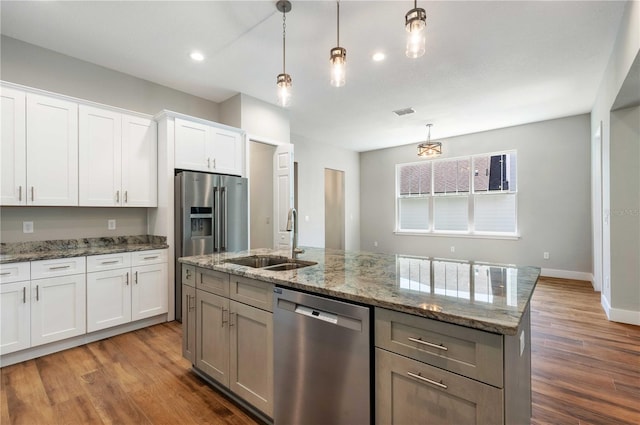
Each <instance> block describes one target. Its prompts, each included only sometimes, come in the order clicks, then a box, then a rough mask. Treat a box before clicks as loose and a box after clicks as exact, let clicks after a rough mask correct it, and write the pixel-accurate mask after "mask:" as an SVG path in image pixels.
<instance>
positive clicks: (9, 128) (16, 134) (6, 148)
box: [0, 87, 27, 205]
mask: <svg viewBox="0 0 640 425" xmlns="http://www.w3.org/2000/svg"><path fill="white" fill-rule="evenodd" d="M0 94H1V96H2V104H1V105H0V116H1V117H2V123H1V124H0V125H2V140H1V141H0V145H1V149H2V150H1V151H0V155H1V158H0V160H1V161H2V176H1V177H2V178H1V179H0V185H1V186H0V204H2V205H26V202H27V198H26V186H27V145H26V142H27V139H26V131H25V130H26V128H25V116H26V115H25V114H26V109H25V98H26V95H25V93H24V92H23V91H20V90H14V89H11V88H8V87H2V88H1V93H0Z"/></svg>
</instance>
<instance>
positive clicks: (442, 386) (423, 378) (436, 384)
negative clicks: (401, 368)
mask: <svg viewBox="0 0 640 425" xmlns="http://www.w3.org/2000/svg"><path fill="white" fill-rule="evenodd" d="M407 375H409V376H410V377H412V378H415V379H419V380H420V381H422V382H426V383H427V384H431V385H435V386H436V387H440V388H443V389H445V390H446V389H447V388H448V387H447V386H446V385H445V384H443V383H442V381H440V382H438V381H434V380H433V379H429V378H425V377H424V376H421V375H420V372H418V373H417V374H416V373H413V372H407Z"/></svg>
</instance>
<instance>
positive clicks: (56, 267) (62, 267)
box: [49, 264, 71, 270]
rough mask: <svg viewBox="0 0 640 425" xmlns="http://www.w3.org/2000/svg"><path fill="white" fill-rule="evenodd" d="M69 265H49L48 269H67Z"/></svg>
mask: <svg viewBox="0 0 640 425" xmlns="http://www.w3.org/2000/svg"><path fill="white" fill-rule="evenodd" d="M69 267H71V266H70V265H68V264H67V265H66V266H53V267H49V270H61V269H68V268H69Z"/></svg>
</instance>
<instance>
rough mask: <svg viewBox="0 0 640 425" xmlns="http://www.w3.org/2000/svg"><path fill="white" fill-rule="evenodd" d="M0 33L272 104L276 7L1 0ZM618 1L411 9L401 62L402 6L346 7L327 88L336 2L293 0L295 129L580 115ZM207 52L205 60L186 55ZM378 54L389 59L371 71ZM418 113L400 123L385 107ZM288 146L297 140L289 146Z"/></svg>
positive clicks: (603, 56) (431, 4) (406, 137)
mask: <svg viewBox="0 0 640 425" xmlns="http://www.w3.org/2000/svg"><path fill="white" fill-rule="evenodd" d="M0 5H1V6H0V7H1V32H2V34H4V35H7V36H9V37H12V38H16V39H19V40H22V41H25V42H27V43H31V44H35V45H38V46H41V47H44V48H47V49H51V50H54V51H57V52H60V53H63V54H66V55H69V56H73V57H76V58H79V59H82V60H85V61H88V62H92V63H95V64H98V65H102V66H104V67H107V68H111V69H115V70H117V71H120V72H124V73H127V74H130V75H134V76H136V77H139V78H143V79H145V80H149V81H153V82H155V83H158V84H162V85H165V86H168V87H172V88H175V89H178V90H181V91H184V92H187V93H190V94H193V95H196V96H200V97H203V98H206V99H209V100H212V101H214V102H222V101H224V100H226V99H228V98H229V97H231V96H234V95H235V94H237V93H239V92H242V93H245V94H247V95H250V96H252V97H255V98H258V99H261V100H263V101H266V102H269V103H273V104H275V103H276V89H275V81H276V75H277V74H279V73H281V72H282V14H280V13H279V12H277V10H276V7H275V1H271V0H265V1H237V0H236V1H196V2H188V1H140V2H137V1H106V2H101V1H6V0H3V1H2V2H1V3H0ZM624 6H625V2H618V1H566V2H564V1H532V2H528V1H487V2H485V1H419V2H418V7H423V8H424V9H425V10H426V12H427V33H426V34H427V46H426V54H425V55H424V56H423V57H421V58H418V59H409V58H407V57H406V56H405V55H404V47H405V30H404V14H405V13H406V12H407V11H408V10H409V9H410V8H412V7H413V2H411V1H408V0H402V1H400V0H397V1H345V0H343V1H341V2H340V25H341V28H340V44H341V46H342V47H345V48H346V49H347V83H346V85H345V86H344V87H341V88H335V87H332V86H330V85H329V60H328V59H329V50H330V49H331V48H332V47H334V46H336V3H335V2H334V1H303V0H297V1H296V0H293V1H292V11H291V12H290V13H288V14H287V21H286V25H287V38H286V44H287V50H286V59H287V62H286V70H287V72H288V73H289V74H291V76H292V78H293V97H292V105H291V106H290V108H289V114H290V122H291V133H292V134H295V135H300V136H304V137H305V138H307V139H309V140H313V141H317V142H322V143H329V144H333V145H336V146H341V147H344V148H347V149H351V150H355V151H367V150H373V149H379V148H385V147H391V146H397V145H404V144H409V143H415V142H419V141H422V140H424V139H425V138H426V127H425V124H427V123H433V127H432V132H431V135H432V139H441V138H446V137H451V136H455V135H461V134H468V133H475V132H479V131H485V130H490V129H495V128H501V127H507V126H512V125H518V124H523V123H528V122H534V121H541V120H546V119H552V118H558V117H564V116H570V115H575V114H580V113H586V112H589V111H590V110H591V107H592V105H593V103H594V100H595V96H596V92H597V90H598V88H599V86H600V83H601V81H602V78H603V75H604V70H605V68H606V66H607V63H608V60H609V56H610V54H611V51H612V48H613V44H614V41H615V37H616V34H617V28H618V25H619V23H620V19H621V17H622V13H623V9H624ZM193 49H197V50H200V51H201V52H203V53H204V55H205V57H206V59H205V60H204V61H203V62H202V63H194V62H193V61H191V59H190V58H189V53H190V51H191V50H193ZM376 51H382V52H384V53H385V54H386V60H384V61H382V62H374V61H373V60H372V59H371V55H372V54H373V53H374V52H376ZM406 107H413V108H414V109H415V111H416V112H415V113H414V114H411V115H405V116H402V117H398V116H396V115H395V114H393V113H392V111H393V110H396V109H401V108H406ZM293 140H294V141H295V138H293Z"/></svg>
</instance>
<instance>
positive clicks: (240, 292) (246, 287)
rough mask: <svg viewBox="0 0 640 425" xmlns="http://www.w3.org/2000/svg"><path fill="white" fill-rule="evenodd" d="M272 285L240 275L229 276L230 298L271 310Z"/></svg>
mask: <svg viewBox="0 0 640 425" xmlns="http://www.w3.org/2000/svg"><path fill="white" fill-rule="evenodd" d="M273 288H274V285H273V284H271V283H267V282H262V281H260V280H255V279H248V278H246V277H241V276H233V275H232V276H231V287H230V290H231V294H230V298H231V299H232V300H236V301H238V302H241V303H244V304H248V305H251V306H254V307H257V308H260V309H262V310H266V311H273Z"/></svg>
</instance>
